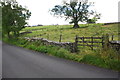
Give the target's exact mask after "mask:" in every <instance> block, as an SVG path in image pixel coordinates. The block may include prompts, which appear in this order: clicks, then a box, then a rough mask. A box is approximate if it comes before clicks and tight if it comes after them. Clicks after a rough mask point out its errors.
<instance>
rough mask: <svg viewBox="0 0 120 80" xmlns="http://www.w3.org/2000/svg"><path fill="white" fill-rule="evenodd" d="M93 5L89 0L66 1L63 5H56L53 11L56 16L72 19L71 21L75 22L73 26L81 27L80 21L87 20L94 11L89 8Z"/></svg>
mask: <svg viewBox="0 0 120 80" xmlns="http://www.w3.org/2000/svg"><path fill="white" fill-rule="evenodd" d="M92 5H93V4H92V3H88V1H82V2H77V1H72V2H70V3H67V2H64V4H63V5H55V6H54V8H53V9H52V10H51V13H52V14H53V15H55V16H61V17H65V19H66V20H67V19H71V22H70V23H74V26H73V28H79V25H78V22H79V21H80V22H87V21H88V18H89V14H92V13H93V11H90V10H89V7H90V6H92Z"/></svg>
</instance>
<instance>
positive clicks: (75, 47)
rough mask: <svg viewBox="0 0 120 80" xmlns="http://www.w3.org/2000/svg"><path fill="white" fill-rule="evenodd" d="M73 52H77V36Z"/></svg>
mask: <svg viewBox="0 0 120 80" xmlns="http://www.w3.org/2000/svg"><path fill="white" fill-rule="evenodd" d="M74 52H78V36H77V35H76V37H75V43H74Z"/></svg>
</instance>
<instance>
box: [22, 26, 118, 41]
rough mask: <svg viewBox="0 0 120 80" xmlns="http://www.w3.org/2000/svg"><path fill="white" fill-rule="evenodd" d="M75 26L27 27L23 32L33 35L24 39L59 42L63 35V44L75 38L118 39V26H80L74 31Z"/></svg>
mask: <svg viewBox="0 0 120 80" xmlns="http://www.w3.org/2000/svg"><path fill="white" fill-rule="evenodd" d="M72 26H73V25H53V26H38V27H26V28H24V29H23V30H22V31H21V32H25V31H31V32H32V33H29V34H25V35H22V37H39V38H46V39H49V40H52V41H59V39H60V35H62V42H74V40H75V36H76V35H78V36H87V37H88V36H102V35H103V34H109V35H110V37H111V35H114V40H117V39H118V24H110V25H104V24H89V25H88V24H80V28H78V29H73V28H72Z"/></svg>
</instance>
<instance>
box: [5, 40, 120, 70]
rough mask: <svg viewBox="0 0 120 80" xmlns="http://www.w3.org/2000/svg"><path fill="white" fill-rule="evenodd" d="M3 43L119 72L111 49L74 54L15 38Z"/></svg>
mask: <svg viewBox="0 0 120 80" xmlns="http://www.w3.org/2000/svg"><path fill="white" fill-rule="evenodd" d="M4 42H6V43H9V44H14V45H17V46H20V47H24V48H27V49H31V50H34V51H38V52H42V53H46V54H48V55H52V56H57V57H60V58H65V59H69V60H73V61H77V62H81V63H87V64H91V65H95V66H98V67H103V68H108V69H113V70H116V71H120V65H119V64H120V61H119V60H118V59H119V58H118V55H117V54H116V52H115V50H113V49H108V50H106V51H104V50H101V49H97V50H93V51H91V50H90V49H87V48H83V49H82V48H81V50H82V51H81V52H80V53H78V54H75V53H71V52H69V51H67V50H66V49H64V48H60V47H58V46H52V45H43V43H42V42H38V41H34V42H29V41H27V40H24V39H21V38H17V39H16V38H13V39H8V38H4ZM104 53H107V54H110V56H112V57H113V58H110V57H108V56H106V55H105V54H104Z"/></svg>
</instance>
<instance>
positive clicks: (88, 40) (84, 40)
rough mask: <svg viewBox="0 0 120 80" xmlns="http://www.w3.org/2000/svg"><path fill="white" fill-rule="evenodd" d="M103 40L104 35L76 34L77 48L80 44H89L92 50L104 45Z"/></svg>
mask: <svg viewBox="0 0 120 80" xmlns="http://www.w3.org/2000/svg"><path fill="white" fill-rule="evenodd" d="M103 40H104V39H103V37H84V36H83V37H78V36H76V39H75V44H76V50H77V48H78V46H88V47H90V48H91V49H92V50H93V48H94V47H100V46H102V47H103ZM98 43H99V44H98ZM100 44H101V45H100Z"/></svg>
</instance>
